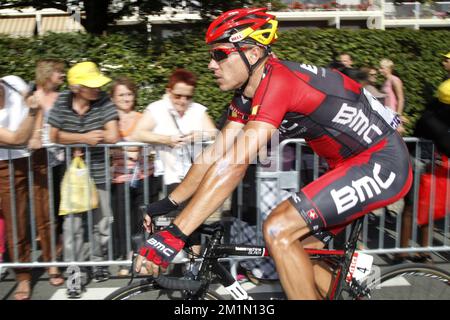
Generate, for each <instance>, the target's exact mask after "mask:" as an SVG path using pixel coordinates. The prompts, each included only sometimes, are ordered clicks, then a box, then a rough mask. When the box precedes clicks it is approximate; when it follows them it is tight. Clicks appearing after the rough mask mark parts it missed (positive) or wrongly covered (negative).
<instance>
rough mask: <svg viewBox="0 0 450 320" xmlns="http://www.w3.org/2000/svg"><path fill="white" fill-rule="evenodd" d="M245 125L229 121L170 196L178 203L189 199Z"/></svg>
mask: <svg viewBox="0 0 450 320" xmlns="http://www.w3.org/2000/svg"><path fill="white" fill-rule="evenodd" d="M243 127H244V124H242V123H238V122H234V121H229V122H228V123H227V124H226V125H225V126H224V127H223V129H222V131H221V132H220V133H219V134H218V135H217V136H216V139H215V141H214V143H213V144H211V145H209V146H208V147H207V148H205V150H203V152H202V153H200V154H199V155H198V156H197V157H196V159H195V161H194V163H193V164H192V166H191V168H190V169H189V172H188V173H187V175H186V177H185V178H184V179H183V181H182V182H181V183H180V184H179V185H178V186H177V188H176V189H175V190H174V191H172V193H171V194H170V198H171V199H172V200H174V201H175V202H177V203H182V202H184V201H186V200H187V199H189V198H190V197H191V196H192V195H193V194H194V192H195V191H196V190H197V188H198V186H199V185H200V183H201V182H202V179H203V177H204V176H205V174H206V172H207V171H208V169H209V168H210V167H211V166H212V165H213V164H214V162H216V161H217V160H218V159H220V157H222V156H223V155H224V154H225V152H226V151H227V150H228V149H230V147H231V146H232V145H233V142H234V141H235V139H236V136H237V135H238V134H239V132H241V131H242V128H243Z"/></svg>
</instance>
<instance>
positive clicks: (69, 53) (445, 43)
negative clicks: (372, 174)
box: [0, 29, 450, 126]
mask: <svg viewBox="0 0 450 320" xmlns="http://www.w3.org/2000/svg"><path fill="white" fill-rule="evenodd" d="M203 39H204V36H203V34H202V33H201V32H195V33H193V32H191V33H185V34H182V35H178V36H173V37H172V38H170V39H166V40H164V41H162V42H161V41H150V42H149V41H147V39H146V38H145V37H144V36H142V35H138V34H132V35H123V34H112V35H108V36H103V37H94V36H90V35H86V34H49V35H47V36H45V37H40V38H15V39H14V38H8V37H0V75H7V74H15V75H18V76H21V77H23V78H24V79H26V80H29V81H31V80H32V79H33V78H34V66H35V62H36V60H37V59H40V58H49V57H53V58H62V59H65V60H66V61H67V62H68V63H69V64H72V63H75V62H78V61H81V60H82V59H90V60H93V61H96V62H98V63H100V65H101V66H102V69H103V70H104V71H105V72H106V73H107V74H109V75H110V76H111V77H115V76H117V75H128V76H130V77H132V78H133V79H134V80H135V81H137V82H138V83H139V84H140V87H141V89H140V92H139V100H138V103H139V106H140V109H142V108H144V107H145V106H146V105H147V104H148V103H150V102H152V101H155V100H157V99H159V98H160V97H161V95H162V94H163V93H164V90H165V84H166V81H167V76H168V75H169V74H170V73H171V71H172V70H173V69H174V68H176V67H186V68H188V69H190V70H192V71H194V72H195V73H196V74H197V75H198V76H199V83H198V89H197V91H196V96H195V100H196V101H198V102H200V103H203V104H205V105H206V106H208V107H209V112H210V115H211V116H212V117H213V118H214V119H215V120H217V119H218V118H219V117H220V115H221V114H222V112H223V110H224V108H225V107H226V105H227V104H228V101H229V99H230V97H231V93H230V92H227V93H224V92H221V91H220V90H219V89H218V88H217V85H216V84H215V82H214V79H213V76H212V74H211V72H210V71H209V70H208V69H207V64H208V51H207V50H208V48H207V47H206V46H205V44H204V40H203ZM273 50H274V52H275V53H276V54H277V55H278V57H279V58H281V59H288V60H294V61H302V62H305V63H310V64H316V65H326V64H328V63H329V62H330V61H331V60H332V58H333V56H334V54H335V53H337V52H343V51H345V52H349V53H351V54H352V55H353V57H354V61H355V65H356V67H360V66H363V65H378V62H379V60H380V59H382V58H390V59H392V60H393V61H394V62H395V64H396V71H397V72H398V74H399V76H400V77H401V79H402V80H403V82H404V86H405V94H406V101H407V106H406V113H407V114H408V115H409V117H410V119H411V125H410V126H412V125H413V124H414V122H415V120H416V119H417V117H418V115H419V114H420V111H421V110H422V109H423V105H424V104H425V102H426V100H427V97H429V93H430V92H434V90H435V88H436V87H437V85H438V84H439V83H440V81H441V80H442V78H443V76H444V74H445V72H444V70H443V68H442V65H441V57H440V56H439V54H440V53H446V52H448V51H450V36H449V32H448V31H430V30H388V31H382V30H336V29H320V30H312V29H295V30H289V31H285V32H282V33H280V37H279V40H278V42H277V43H276V44H275V45H274V46H273ZM381 80H382V79H380V81H381Z"/></svg>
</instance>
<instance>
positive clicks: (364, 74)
mask: <svg viewBox="0 0 450 320" xmlns="http://www.w3.org/2000/svg"><path fill="white" fill-rule="evenodd" d="M359 75H360V78H359V80H358V82H359V83H361V84H362V86H363V87H364V88H365V89H366V90H367V91H369V92H370V93H371V94H372V95H373V96H374V97H375V98H377V99H378V101H380V102H381V103H382V104H383V105H384V100H385V98H386V94H385V93H382V92H381V91H379V90H378V88H377V75H378V72H377V69H375V68H373V67H362V68H361V69H360V73H359Z"/></svg>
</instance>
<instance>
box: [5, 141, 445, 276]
mask: <svg viewBox="0 0 450 320" xmlns="http://www.w3.org/2000/svg"><path fill="white" fill-rule="evenodd" d="M405 141H406V142H407V143H408V144H410V145H413V149H414V152H413V154H412V158H413V160H414V161H413V165H414V182H413V187H412V188H413V192H414V204H413V223H412V227H411V240H410V243H409V246H407V247H402V246H401V243H400V234H401V229H402V214H401V213H397V214H396V215H394V216H392V215H391V213H389V212H382V213H381V214H377V215H374V214H368V215H366V216H365V220H364V225H363V233H362V237H361V239H360V249H361V250H362V251H363V252H366V253H374V254H385V253H398V252H420V251H450V230H449V229H450V228H449V224H450V215H449V214H448V212H450V210H448V209H449V208H450V204H448V203H447V207H446V208H447V215H446V216H445V219H443V220H439V221H433V219H432V218H431V217H432V214H433V212H431V210H430V216H429V217H430V220H429V224H428V226H427V229H428V245H427V246H420V244H419V227H418V224H417V211H418V191H419V183H420V166H422V165H423V163H424V162H429V163H430V164H431V165H432V166H434V164H435V161H436V159H435V158H434V153H433V151H434V146H433V145H432V144H431V145H430V146H431V154H432V156H431V158H430V159H427V158H426V157H424V156H423V154H422V153H423V152H422V151H423V150H422V149H423V146H424V143H425V142H424V141H423V140H419V139H417V138H405ZM130 146H138V147H141V148H142V151H141V152H142V154H144V155H145V156H144V168H143V169H144V172H147V170H148V167H149V165H150V161H151V159H150V158H149V157H150V155H151V154H152V150H154V146H152V145H148V144H143V143H133V142H127V143H118V144H115V145H109V144H101V145H98V146H97V147H98V148H103V149H104V151H105V159H104V160H105V167H106V168H110V165H111V163H110V157H109V153H110V152H109V151H110V148H117V147H130ZM45 147H46V150H47V154H48V153H49V150H50V148H54V147H61V148H63V149H64V150H65V154H66V158H65V163H66V166H67V167H69V165H70V163H71V160H72V159H71V156H70V155H71V149H72V148H74V147H78V148H84V150H85V161H86V164H87V166H88V168H90V166H91V159H90V154H91V151H90V149H89V148H92V147H89V148H88V147H87V146H86V145H70V146H67V145H56V144H49V145H45ZM67 155H69V156H67ZM5 161H7V160H5ZM124 161H125V162H126V159H125V155H124ZM325 171H326V165H325V163H324V161H323V160H322V159H320V158H319V157H318V156H317V155H315V154H314V153H312V152H311V151H310V150H309V149H308V147H307V146H306V144H305V141H304V140H303V139H288V140H284V141H283V142H281V143H280V145H279V147H278V148H277V149H275V150H272V152H271V162H270V165H269V166H268V165H265V166H258V167H257V171H256V180H255V188H254V190H255V192H256V209H257V210H256V214H257V217H256V224H257V225H256V230H257V238H258V242H259V243H263V237H262V224H263V221H264V219H265V218H266V217H267V215H268V214H269V213H270V212H271V210H272V209H273V208H274V207H275V206H276V205H278V204H279V203H280V202H281V201H283V200H284V199H286V198H288V197H289V196H290V195H291V192H293V191H297V190H299V189H300V188H301V187H302V186H303V185H304V184H305V183H307V182H308V181H310V180H312V179H316V178H317V177H319V176H320V175H321V174H322V173H324V172H325ZM13 172H14V165H13V162H12V161H10V160H9V173H10V176H9V181H10V184H11V185H14V175H13ZM47 172H48V193H49V208H48V209H49V212H48V213H49V220H50V225H51V226H52V227H51V238H50V243H51V261H47V262H39V250H38V244H37V240H36V238H37V234H38V232H37V228H36V219H35V215H34V210H35V208H34V201H33V188H32V186H33V156H31V157H28V177H29V179H28V189H29V190H28V191H29V192H28V201H29V203H28V213H27V217H28V218H29V222H30V223H29V228H30V230H29V231H30V237H31V238H30V239H31V260H30V261H29V262H18V252H17V247H16V246H15V248H14V252H10V253H9V255H10V260H9V261H11V262H4V263H2V264H0V268H1V267H8V268H9V267H11V268H16V267H49V266H71V265H76V266H80V267H81V266H105V265H108V266H111V265H127V264H130V263H131V261H130V260H116V259H114V248H113V237H114V235H112V236H111V237H109V240H108V244H107V254H106V256H105V260H102V261H93V260H92V259H91V258H92V256H93V252H92V250H93V249H92V248H93V242H94V241H95V240H94V238H93V227H94V222H93V216H92V210H90V211H88V212H87V213H82V214H83V215H86V220H87V221H86V224H87V243H88V244H89V245H88V246H87V249H88V250H89V254H88V256H89V258H88V259H86V260H83V259H82V260H77V259H75V258H74V257H72V258H71V259H68V257H65V259H66V260H67V261H59V260H58V258H57V253H56V247H57V236H58V235H57V234H56V230H55V219H56V217H57V210H58V208H54V205H53V197H54V196H55V194H54V186H53V183H52V182H53V177H52V170H51V167H50V165H49V164H48V165H47ZM105 175H106V181H107V183H106V190H107V192H106V194H107V201H108V202H109V203H111V175H110V172H109V170H105ZM448 181H450V177H448V179H447V184H448ZM143 182H144V190H143V193H144V197H143V198H144V204H148V203H149V202H150V201H149V192H150V191H149V188H150V186H149V177H148V176H145V178H144V181H143ZM449 187H450V186H447V192H449ZM11 191H12V192H11V196H12V198H14V190H11ZM165 191H166V190H165V189H163V190H162V192H161V193H160V196H163V195H164V194H165ZM437 192H439V190H433V188H432V190H431V191H430V193H431V194H430V195H431V199H433V198H434V196H435V195H436V193H437ZM129 201H130V183H129V182H125V202H126V203H129ZM236 201H237V217H238V218H242V217H243V216H244V215H245V214H247V213H246V212H243V209H242V207H243V204H244V203H245V200H244V195H243V185H242V184H240V185H239V186H238V188H237V197H236ZM11 204H12V211H13V217H15V215H16V212H15V210H16V208H15V201H13V199H12V200H11ZM133 209H137V208H133ZM125 210H126V219H125V223H126V226H125V230H126V239H127V243H126V248H127V251H130V250H131V246H132V244H131V226H130V215H131V214H136V212H134V213H133V212H131V210H130V208H129V206H128V205H126V206H125ZM111 216H112V213H111ZM72 226H73V224H72ZM12 229H13V239H14V243H17V221H16V219H15V218H14V219H13V223H12ZM348 232H349V230H347V233H348ZM41 241H42V240H41ZM331 245H332V246H333V245H334V244H333V243H331Z"/></svg>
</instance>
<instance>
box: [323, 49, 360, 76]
mask: <svg viewBox="0 0 450 320" xmlns="http://www.w3.org/2000/svg"><path fill="white" fill-rule="evenodd" d="M328 67H329V68H333V69H337V70H339V71H340V72H342V73H343V74H345V75H346V76H349V77H350V78H352V79H353V80H356V81H358V78H359V70H358V69H355V68H353V59H352V57H351V55H350V54H348V53H341V54H340V55H339V56H338V57H337V59H336V58H335V59H334V60H333V61H332V62H331V63H330V64H329V65H328Z"/></svg>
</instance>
